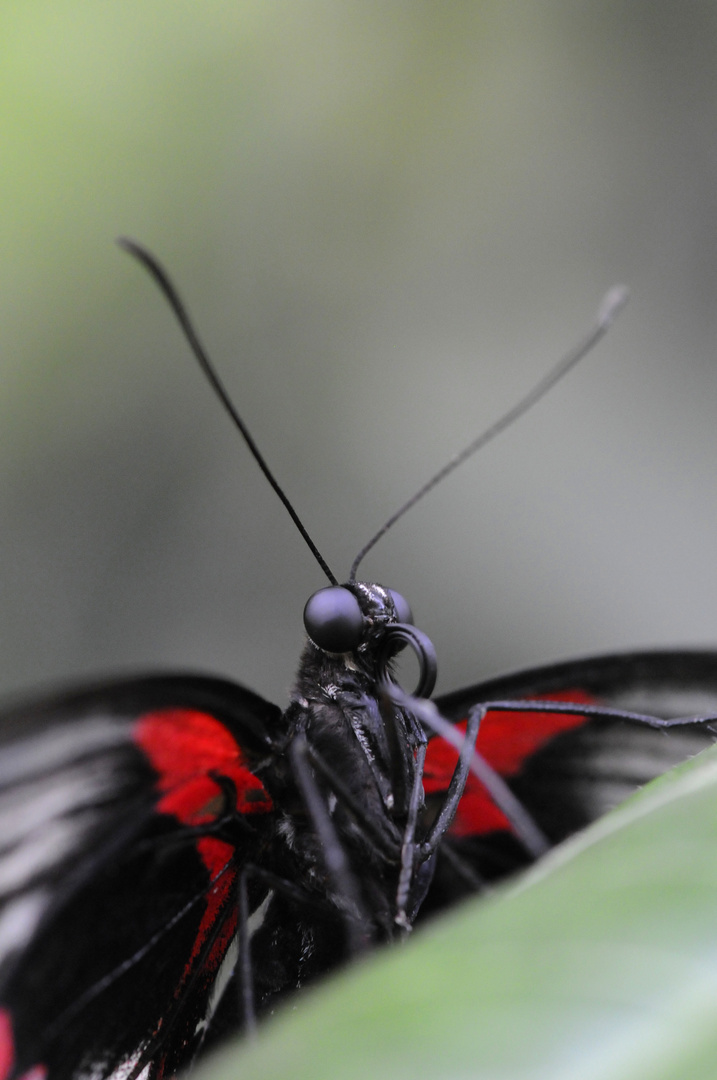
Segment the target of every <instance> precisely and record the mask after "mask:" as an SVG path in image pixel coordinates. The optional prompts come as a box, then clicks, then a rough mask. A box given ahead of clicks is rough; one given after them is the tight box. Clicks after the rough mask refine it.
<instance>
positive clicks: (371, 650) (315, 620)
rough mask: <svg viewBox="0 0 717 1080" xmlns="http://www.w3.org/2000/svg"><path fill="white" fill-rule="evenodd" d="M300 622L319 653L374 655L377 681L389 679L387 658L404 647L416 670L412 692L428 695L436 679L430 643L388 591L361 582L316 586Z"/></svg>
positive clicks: (404, 606) (397, 597)
mask: <svg viewBox="0 0 717 1080" xmlns="http://www.w3.org/2000/svg"><path fill="white" fill-rule="evenodd" d="M304 626H305V628H306V633H307V634H308V636H309V639H310V640H311V641H312V642H313V644H314V645H315V646H316V647H317V648H318V649H321V650H322V651H323V652H326V653H330V654H332V653H333V654H342V653H356V654H358V656H359V657H362V658H364V659H365V660H368V659H369V658H371V657H373V658H375V659H376V663H377V667H378V671H379V681H385V680H387V679H389V678H390V674H389V671H388V664H389V662H390V660H391V658H392V657H393V656H395V655H396V653H397V652H399V651H400V650H401V649H402V648H404V647H405V646H406V645H409V646H410V647H411V648H412V649H413V651H414V652H415V654H416V657H417V659H418V662H419V668H420V676H419V685H418V687H417V688H416V691H415V693H416V695H417V696H420V697H428V695H429V694H430V693H431V691H432V689H433V685H434V683H435V679H436V657H435V652H434V649H433V646H432V644H431V642H430V640H429V639H428V638H427V637H426V635H425V634H423V633H422V632H421V631H420V630H418V629H417V628H416V627H415V626H414V625H413V613H412V612H411V607H410V605H409V603H408V601H407V600H406V599H405V597H403V596H402V595H401V593H399V592H396V591H395V590H394V589H387V588H385V587H384V586H383V585H377V584H375V583H372V582H366V581H352V582H349V583H347V584H346V585H330V586H328V587H327V588H324V589H319V590H318V591H317V592H315V593H314V594H313V595H312V596H310V597H309V600H308V601H307V603H306V607H305V608H304Z"/></svg>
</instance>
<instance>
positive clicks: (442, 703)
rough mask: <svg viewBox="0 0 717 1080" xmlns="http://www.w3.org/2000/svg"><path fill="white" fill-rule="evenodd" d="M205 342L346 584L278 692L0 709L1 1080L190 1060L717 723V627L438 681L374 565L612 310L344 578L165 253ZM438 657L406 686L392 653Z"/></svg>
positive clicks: (147, 691)
mask: <svg viewBox="0 0 717 1080" xmlns="http://www.w3.org/2000/svg"><path fill="white" fill-rule="evenodd" d="M123 245H124V246H125V247H126V248H127V249H128V250H129V251H130V253H131V254H133V255H134V256H136V257H137V258H138V259H139V260H140V261H141V262H142V263H143V264H144V266H145V267H146V268H147V269H148V270H149V271H150V273H151V274H152V275H153V276H154V278H155V280H156V281H157V283H158V284H159V285H160V288H162V290H163V291H164V293H165V296H166V297H167V299H168V300H169V302H170V304H171V305H172V307H173V308H174V310H175V313H176V314H177V317H178V319H179V321H180V324H181V325H182V326H183V328H184V331H185V335H186V336H187V338H188V340H189V342H190V344H191V345H192V348H193V349H194V351H195V354H196V355H197V356H198V358H199V361H200V363H201V364H202V366H203V367H204V369H205V372H206V373H207V375H208V377H209V379H210V381H211V382H212V383H213V385H214V386H215V389H216V390H217V392H218V394H219V397H220V400H222V402H223V403H224V405H225V407H226V408H227V409H228V411H229V412H230V414H231V415H232V417H233V418H234V420H235V423H236V424H237V426H238V427H239V429H240V431H241V433H242V434H243V435H244V438H245V439H246V441H247V443H248V445H249V447H250V449H251V450H252V453H254V456H255V457H256V458H257V461H258V462H259V464H260V466H261V467H262V469H263V470H264V472H265V474H266V475H267V476H268V478H269V480H270V482H271V483H272V485H273V486H274V487H275V490H277V492H278V494H279V495H280V497H281V498H282V500H283V501H284V503H285V505H287V509H288V510H289V512H290V514H291V515H292V517H293V518H294V520H295V522H296V523H297V526H298V527H299V530H300V532H301V533H302V535H303V536H304V539H305V540H306V541H307V543H308V545H309V547H310V549H311V550H312V552H313V553H314V555H315V556H316V558H317V561H318V562H319V565H320V566H321V567H322V569H323V570H324V572H325V573H326V574H327V577H328V578H329V585H328V586H327V587H324V588H322V589H319V590H318V591H317V592H315V593H314V594H313V596H312V597H310V598H309V600H308V602H307V605H306V608H305V612H304V624H305V628H306V633H307V637H306V643H305V646H304V650H303V653H302V655H301V659H300V662H299V668H298V673H297V677H296V682H295V685H294V688H293V690H292V692H291V695H290V702H289V705H288V707H287V708H286V709H284V710H282V709H280V708H278V707H277V706H276V705H274V704H272V703H270V702H267V701H265V700H263V699H262V698H261V697H259V696H258V695H256V694H254V693H252V692H251V691H250V690H248V689H246V688H245V687H243V686H240V685H238V684H236V683H233V682H229V681H225V680H222V679H217V678H210V677H206V676H201V675H158V676H150V677H141V678H130V679H125V680H121V681H115V682H104V683H99V684H97V685H94V686H85V687H80V688H74V689H70V690H69V691H65V692H62V693H59V694H56V695H54V696H50V697H47V698H45V699H43V700H36V701H32V702H29V703H27V704H23V705H20V706H17V707H14V708H11V709H7V710H6V711H5V713H4V715H2V717H1V718H0V720H1V723H0V745H1V746H2V752H1V753H0V1080H16V1078H18V1080H19V1078H22V1080H44V1078H45V1077H47V1078H48V1080H79V1078H84V1077H92V1078H93V1080H100V1078H105V1077H107V1078H109V1077H113V1078H118V1080H119V1078H121V1080H132V1078H135V1077H140V1076H142V1077H146V1078H147V1080H150V1078H154V1077H157V1078H159V1077H166V1076H171V1075H173V1074H174V1073H176V1072H177V1071H178V1070H180V1069H183V1068H185V1067H187V1066H188V1065H189V1064H191V1063H192V1062H193V1061H194V1060H195V1059H196V1058H197V1056H198V1055H199V1054H200V1053H202V1052H204V1051H205V1050H206V1049H207V1048H208V1047H210V1046H212V1045H213V1044H214V1043H215V1042H216V1041H217V1040H218V1039H220V1038H221V1037H223V1035H224V1034H225V1033H226V1032H228V1031H230V1030H235V1029H237V1028H240V1027H243V1028H244V1029H245V1030H252V1029H253V1027H254V1026H255V1024H256V1022H257V1019H258V1018H261V1017H262V1016H264V1015H266V1014H268V1013H270V1012H271V1011H273V1010H274V1008H275V1007H276V1006H277V1004H278V1003H279V1002H280V1001H282V1000H283V999H284V998H286V997H287V995H289V994H292V993H294V992H296V991H297V990H298V989H300V988H301V987H303V986H304V985H306V984H308V983H310V982H312V981H313V980H315V979H317V978H318V977H320V976H322V975H324V974H325V973H327V972H328V971H330V970H332V969H334V968H336V967H337V966H338V965H340V964H342V963H345V962H346V961H348V960H350V959H351V958H352V957H355V956H357V955H360V954H362V953H364V952H365V951H366V950H367V949H370V948H372V947H374V946H376V945H378V944H380V943H382V942H387V941H392V940H396V939H400V938H401V937H404V936H405V935H407V934H408V933H409V932H410V931H411V929H412V927H413V926H414V925H415V924H416V923H417V922H420V921H421V920H422V919H424V918H426V917H428V916H429V915H431V914H433V913H435V912H436V911H439V910H441V909H442V908H445V907H446V906H448V905H450V904H451V903H454V902H455V901H456V900H457V899H460V898H461V897H463V896H464V895H467V894H469V893H472V892H480V891H481V890H482V889H484V888H486V887H488V886H489V885H490V884H491V883H492V882H494V881H496V880H498V879H500V878H502V877H504V876H506V875H508V874H510V873H513V872H515V871H516V870H518V869H520V868H521V867H523V866H526V865H529V864H530V863H531V862H533V861H534V860H535V859H537V858H539V857H540V856H541V855H542V854H543V853H544V852H545V851H546V850H548V849H549V848H550V847H552V846H553V845H555V844H557V843H559V842H560V841H561V840H562V839H564V838H565V837H567V836H569V835H571V834H572V833H574V832H575V831H577V830H578V829H580V828H582V827H584V826H585V825H586V824H587V823H589V822H590V821H592V820H594V819H595V818H596V817H598V816H600V815H601V814H602V813H604V812H605V811H606V810H607V809H609V808H610V807H611V806H614V805H616V804H617V803H618V802H620V801H621V800H622V799H623V798H625V797H626V796H627V795H628V794H629V793H630V792H632V791H634V790H635V789H636V788H637V787H639V786H640V785H642V784H644V783H645V782H646V781H648V780H650V779H651V778H653V777H654V776H657V775H659V774H660V773H662V772H664V771H665V770H666V769H668V768H670V767H671V766H672V765H674V764H677V763H678V762H680V761H683V760H684V759H685V758H687V757H689V756H691V755H692V754H694V753H696V752H698V751H699V750H700V749H702V748H703V747H705V746H708V745H710V744H711V743H712V742H713V741H714V740H715V738H716V737H717V716H715V712H716V711H717V653H716V652H709V651H705V652H694V651H692V652H653V653H635V654H632V655H619V656H608V657H598V658H590V659H585V660H579V661H573V662H569V663H564V664H558V665H555V666H553V667H548V668H538V669H535V670H533V671H528V672H524V673H521V674H518V675H512V676H508V677H507V678H504V679H498V680H493V681H490V682H484V683H480V684H478V685H476V686H473V687H470V688H468V689H466V690H463V691H459V692H457V693H453V694H449V695H447V696H444V697H442V698H439V699H437V700H436V701H435V702H433V701H431V700H430V694H431V692H432V689H433V685H434V683H435V674H436V657H435V652H434V649H433V645H432V644H431V642H430V640H429V639H428V638H427V637H426V635H425V634H423V632H422V631H421V630H420V629H419V628H418V627H416V626H415V625H414V621H413V615H412V613H411V609H410V606H409V604H408V602H407V601H406V600H405V598H404V597H403V596H401V595H400V594H399V593H397V592H395V591H394V590H392V589H390V588H388V587H385V586H383V585H380V584H377V583H375V582H366V581H362V580H360V579H359V578H358V577H357V569H358V566H359V564H360V562H361V560H362V558H363V556H364V555H365V554H366V552H367V551H368V550H369V548H370V547H372V546H373V544H374V543H375V542H376V541H377V540H378V539H379V538H380V536H381V535H383V532H385V530H386V528H388V527H390V525H391V524H392V523H393V522H394V521H395V520H397V518H398V516H400V515H401V514H402V513H404V512H405V511H406V510H407V509H408V508H409V507H410V506H411V505H413V503H414V502H415V501H417V498H420V497H422V495H423V494H425V493H426V492H427V491H429V490H430V489H431V488H432V487H433V486H435V484H436V483H437V482H438V481H439V480H440V479H441V478H442V476H443V475H445V473H446V472H447V471H449V469H452V468H455V467H456V465H457V464H459V463H460V462H461V461H462V460H464V459H465V457H466V456H468V453H472V452H474V451H475V450H476V449H477V448H478V447H479V446H480V445H482V444H483V443H484V442H485V441H487V438H489V437H490V438H492V437H493V436H494V435H495V434H497V433H498V431H500V430H502V429H503V428H504V427H505V426H507V423H509V422H512V420H513V419H515V417H516V416H517V415H519V414H520V412H521V411H525V408H527V407H529V405H530V404H531V403H532V402H533V401H535V400H537V398H538V397H539V396H541V395H542V394H543V393H545V392H546V391H547V389H548V388H549V386H550V385H552V383H553V382H555V381H556V378H558V377H561V374H564V372H565V371H566V370H568V369H569V367H571V366H572V365H573V364H574V363H576V362H577V360H578V359H579V358H580V357H581V356H582V355H584V353H585V351H586V350H587V348H589V347H590V346H591V345H592V343H593V342H594V340H595V338H596V337H597V336H601V335H602V333H603V332H604V329H605V327H606V325H607V324H608V323H609V321H610V320H611V318H612V316H613V314H614V310H615V307H616V303H617V301H616V298H614V297H613V299H612V301H611V303H610V304H609V305H608V307H607V308H606V309H605V311H604V312H603V314H602V315H601V318H600V319H599V321H598V324H597V329H596V331H594V332H593V333H592V334H591V335H590V336H589V338H588V339H587V340H586V342H584V343H581V345H580V346H579V347H578V349H576V350H573V352H572V353H571V354H569V356H568V357H566V359H565V360H564V361H563V362H562V363H561V365H559V368H558V369H557V370H556V372H553V373H552V374H551V375H550V376H548V378H547V379H545V380H543V381H542V383H541V384H539V386H538V387H537V388H536V390H534V391H532V392H531V394H529V395H527V397H526V398H525V399H524V400H523V402H521V403H520V404H519V406H517V407H515V408H514V409H513V410H511V412H510V413H509V414H507V416H506V417H503V418H502V420H501V421H499V422H498V424H496V425H493V427H492V428H491V429H489V431H488V432H487V433H484V435H482V436H481V437H480V438H479V439H477V440H475V441H474V443H472V444H471V446H470V447H469V448H467V451H464V452H463V453H462V454H460V455H458V457H457V458H454V459H453V461H452V462H450V463H449V465H448V466H447V467H444V469H442V470H441V471H440V472H439V473H438V474H437V475H436V477H434V478H432V480H430V481H429V482H428V484H426V485H424V487H423V488H422V489H420V491H419V492H418V493H417V495H416V496H414V497H413V499H411V500H409V502H408V503H407V504H405V506H404V507H402V508H401V510H400V511H399V512H398V514H395V515H394V516H393V518H392V519H390V521H389V522H388V523H387V525H386V526H385V527H384V529H382V530H381V531H380V532H379V533H378V534H377V535H376V536H375V537H374V539H373V540H372V541H371V542H370V544H369V545H367V546H366V547H365V548H364V549H363V551H362V552H361V553H360V554H359V556H358V557H357V559H356V560H355V562H354V565H353V567H352V569H351V572H350V574H349V577H348V580H347V581H346V582H344V583H342V584H341V583H339V582H338V581H337V579H336V578H335V577H334V575H333V574H332V572H331V570H330V569H329V568H328V566H327V565H326V564H325V562H324V560H323V558H322V557H321V555H320V554H319V552H318V551H317V549H316V548H315V546H314V544H313V541H311V538H310V537H308V534H307V533H306V530H305V529H304V527H303V525H302V524H301V522H300V521H299V520H298V517H297V515H296V513H295V511H294V510H293V507H291V506H290V504H288V500H287V499H286V497H285V495H284V493H283V491H281V489H280V488H279V487H278V485H277V484H276V481H275V480H274V478H273V476H272V475H271V473H270V472H269V470H268V467H267V466H266V463H265V462H264V460H263V458H262V457H261V455H260V453H259V451H258V449H257V448H256V445H255V444H254V442H253V439H252V438H251V436H250V435H249V433H248V431H247V430H246V427H245V425H244V424H243V421H242V420H241V418H240V417H239V416H238V414H236V410H234V408H233V405H232V404H231V402H229V400H228V398H227V396H226V393H225V391H224V389H223V387H222V385H221V383H220V382H219V380H218V377H217V376H216V373H215V372H214V369H213V368H212V366H211V365H210V364H209V361H208V359H207V358H206V355H205V353H204V351H203V349H202V346H201V344H200V343H199V339H198V338H197V335H196V331H195V330H194V328H193V326H192V324H191V322H190V320H189V317H188V315H187V312H186V309H185V308H184V305H183V304H182V302H181V301H180V299H179V297H178V295H177V293H176V290H175V289H174V287H173V285H172V284H171V282H170V281H169V278H168V277H167V275H166V272H165V271H164V270H163V268H162V267H161V266H160V264H159V263H158V262H157V261H156V259H154V257H153V256H152V255H150V254H149V253H148V252H147V251H145V249H144V248H141V247H140V246H139V245H137V244H135V243H134V242H132V241H124V242H123ZM405 648H408V649H409V650H410V651H412V652H413V654H414V656H415V658H416V661H417V665H418V680H417V685H416V687H415V689H413V691H412V692H410V693H408V692H406V691H405V690H404V689H403V687H401V686H400V685H399V683H398V681H397V676H396V674H395V663H394V662H395V659H396V657H397V655H398V653H399V652H400V651H401V650H402V649H405Z"/></svg>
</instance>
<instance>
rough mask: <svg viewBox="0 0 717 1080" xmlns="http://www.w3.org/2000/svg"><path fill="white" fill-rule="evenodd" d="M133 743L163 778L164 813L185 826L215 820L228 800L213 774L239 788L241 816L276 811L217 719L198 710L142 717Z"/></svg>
mask: <svg viewBox="0 0 717 1080" xmlns="http://www.w3.org/2000/svg"><path fill="white" fill-rule="evenodd" d="M133 738H134V742H135V744H136V745H137V746H138V747H139V748H140V749H141V750H142V752H143V753H144V754H145V755H146V757H147V758H148V759H149V761H150V764H151V765H152V768H153V769H154V770H155V771H156V772H157V774H158V780H157V787H158V788H159V790H160V791H162V792H164V793H165V794H164V796H163V798H162V799H161V800H160V801H159V804H158V806H157V810H158V811H159V812H160V813H162V814H170V815H171V816H172V817H175V818H177V820H178V821H181V822H182V824H184V825H200V824H204V823H205V822H209V821H212V820H213V819H214V818H215V817H216V816H217V813H218V812H219V811H220V809H221V807H222V805H223V803H224V795H223V792H222V789H221V788H220V786H219V785H218V784H217V782H216V780H214V779H213V777H212V776H211V775H210V774H211V773H218V774H219V775H220V776H225V777H227V779H228V780H230V781H231V782H232V783H233V785H234V787H235V788H236V793H237V802H236V808H237V810H238V811H239V813H241V814H264V813H267V812H268V811H269V810H271V809H272V802H271V799H270V797H269V795H268V793H267V792H266V791H265V789H264V787H263V785H262V783H261V780H259V779H258V777H256V776H254V774H253V773H252V771H251V770H250V769H249V767H248V765H247V764H246V757H245V755H244V753H243V752H242V749H241V747H240V746H239V744H238V743H237V741H236V739H235V738H234V737H233V735H232V734H231V732H230V731H229V730H228V729H227V728H226V727H225V726H224V725H223V724H222V723H220V721H219V720H217V719H216V717H214V716H210V715H209V714H208V713H203V712H196V711H194V710H193V709H161V710H158V711H157V712H151V713H146V714H145V715H144V716H141V717H140V718H139V720H138V721H137V723H136V724H135V725H134V730H133Z"/></svg>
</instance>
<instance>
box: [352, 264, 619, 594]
mask: <svg viewBox="0 0 717 1080" xmlns="http://www.w3.org/2000/svg"><path fill="white" fill-rule="evenodd" d="M626 301H627V289H626V288H625V287H624V286H623V285H616V286H614V288H612V289H610V291H609V292H608V293H607V294H606V295H605V297H604V298H603V301H602V303H601V305H600V308H599V310H598V316H597V319H596V321H595V325H594V326H593V328H592V330H590V332H589V333H588V334H587V335H586V337H585V338H584V339H583V340H582V341H581V342H579V343H578V344H577V345H576V346H575V347H574V348H573V349H571V350H570V352H569V353H568V354H567V355H566V356H564V357H563V359H562V360H561V361H560V362H559V363H558V364H556V366H555V367H554V368H553V370H552V371H550V372H548V374H547V375H545V376H544V377H543V378H542V379H541V380H540V381H539V382H538V383H537V384H536V385H535V386H534V387H533V389H532V390H530V391H529V392H528V393H527V394H526V395H525V397H524V398H522V399H521V400H520V401H519V402H518V403H517V404H516V405H513V407H512V408H510V409H508V411H507V413H504V415H503V416H501V417H500V418H499V419H498V420H496V421H495V423H493V424H491V425H490V427H489V428H486V430H485V431H484V432H482V434H480V435H479V436H478V438H477V439H474V440H473V442H471V443H469V444H468V446H466V447H465V449H464V450H461V451H460V453H458V454H456V455H455V457H452V458H451V460H450V461H448V462H447V463H446V464H445V465H444V466H443V468H442V469H439V470H438V472H437V473H436V474H435V476H432V477H431V479H430V480H428V481H427V483H425V484H424V485H423V487H420V488H419V489H418V491H417V492H416V493H415V495H412V496H411V498H410V499H409V500H408V501H407V502H405V503H404V504H403V506H401V507H399V509H398V510H397V511H396V512H395V514H392V515H391V517H390V518H389V519H388V521H387V522H386V523H385V524H384V525H382V526H381V528H380V529H379V530H378V532H377V533H376V535H375V536H373V537H372V538H371V540H369V542H368V543H367V544H366V546H365V547H363V548H362V549H361V551H359V553H358V555H357V556H356V558H355V559H354V562H353V566H352V567H351V573H350V575H349V581H355V580H356V571H357V570H358V567H359V563H361V562H362V561H363V559H364V558H365V556H366V555H367V554H368V553H369V551H370V550H371V548H372V547H374V545H375V544H377V543H378V541H379V540H380V539H381V537H382V536H384V535H385V534H386V533H387V532H388V530H389V529H390V528H392V527H393V526H394V525H395V524H396V522H397V521H398V519H399V518H402V517H403V515H404V514H405V513H406V512H407V511H408V510H410V509H411V507H412V506H415V505H416V503H417V502H419V501H420V500H421V499H422V498H423V496H424V495H427V494H428V492H429V491H432V490H433V488H434V487H436V486H437V485H438V484H440V483H441V481H442V480H444V479H445V478H446V476H448V474H449V473H452V472H453V470H454V469H457V468H458V466H459V465H462V464H463V462H464V461H465V460H466V458H469V457H470V456H471V454H475V453H476V451H477V450H480V449H481V448H482V447H484V446H485V445H486V443H489V442H490V441H491V440H492V439H494V438H495V437H496V435H500V434H501V432H503V431H505V429H506V428H508V427H510V426H511V424H514V423H515V421H516V420H517V419H518V418H519V417H521V416H522V415H523V414H524V413H526V412H527V411H528V409H531V408H532V407H533V405H535V404H536V403H537V402H538V401H540V399H541V398H542V397H544V396H545V394H547V392H548V390H550V389H551V388H552V387H553V386H555V384H556V383H557V382H559V381H560V380H561V379H562V378H563V377H564V376H565V375H567V373H568V372H569V371H570V369H571V368H573V367H575V365H576V364H577V363H579V362H580V361H581V360H582V359H583V357H584V356H586V355H587V353H589V352H590V350H591V349H592V348H593V346H594V345H597V343H598V341H599V340H600V338H601V337H603V335H604V334H606V333H607V331H608V329H609V328H610V325H611V324H612V322H613V320H614V319H615V317H616V315H617V314H618V312H619V311H620V308H622V307H623V305H624V304H625V302H626Z"/></svg>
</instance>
